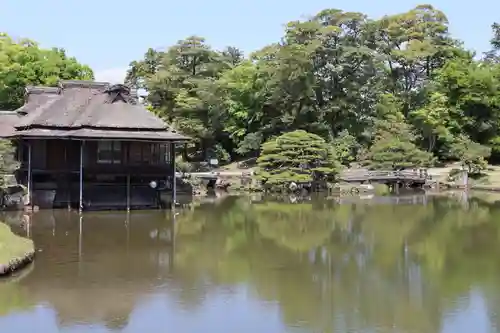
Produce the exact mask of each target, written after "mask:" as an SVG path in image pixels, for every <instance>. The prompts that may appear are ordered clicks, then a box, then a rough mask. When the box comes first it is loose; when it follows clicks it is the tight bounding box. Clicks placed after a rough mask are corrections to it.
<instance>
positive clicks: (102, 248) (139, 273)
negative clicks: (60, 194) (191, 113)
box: [0, 195, 500, 333]
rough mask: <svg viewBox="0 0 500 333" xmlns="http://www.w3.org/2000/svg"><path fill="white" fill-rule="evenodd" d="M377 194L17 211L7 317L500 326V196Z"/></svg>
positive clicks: (395, 330) (368, 329)
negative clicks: (29, 248)
mask: <svg viewBox="0 0 500 333" xmlns="http://www.w3.org/2000/svg"><path fill="white" fill-rule="evenodd" d="M376 199H377V198H374V199H369V200H351V201H347V202H344V203H338V202H336V200H333V199H332V200H326V199H322V200H320V199H310V200H309V199H307V200H299V199H297V198H274V199H262V198H253V199H252V198H250V197H232V196H229V197H225V198H221V199H219V200H215V201H214V202H205V203H198V204H193V205H192V207H191V208H188V209H182V210H178V211H177V213H176V215H175V216H173V214H172V213H171V212H169V211H160V210H157V211H138V212H132V213H130V214H127V213H122V212H99V213H98V212H89V213H85V214H83V215H82V216H79V215H78V214H76V213H70V212H67V211H40V212H36V213H34V214H33V215H31V216H24V215H23V213H17V214H6V215H4V216H3V217H1V219H2V220H3V221H5V222H7V223H9V224H10V225H12V227H13V230H15V231H16V232H17V233H20V234H23V235H25V236H28V237H30V238H32V239H33V240H34V242H35V244H36V247H37V249H38V253H37V258H36V261H35V264H34V265H32V266H30V267H29V268H28V269H27V270H25V271H22V272H20V273H19V274H18V275H17V276H13V277H12V278H10V279H9V280H0V331H1V332H16V333H18V332H44V333H50V332H99V333H100V332H134V333H135V332H141V333H142V332H218V333H225V332H228V333H229V332H231V333H235V332H238V333H247V332H248V333H256V332H259V333H260V332H269V333H285V332H287V333H288V332H307V333H309V332H311V333H312V332H314V333H316V332H335V333H340V332H342V333H344V332H362V333H385V332H391V333H403V332H414V333H433V332H440V333H462V332H463V333H471V332H474V333H483V332H484V333H490V332H500V256H499V253H500V197H495V196H494V195H488V196H477V197H475V196H474V197H469V198H464V197H460V196H459V195H457V196H449V195H443V196H427V197H417V196H415V197H410V198H408V197H401V198H379V199H380V200H376ZM396 199H397V200H396Z"/></svg>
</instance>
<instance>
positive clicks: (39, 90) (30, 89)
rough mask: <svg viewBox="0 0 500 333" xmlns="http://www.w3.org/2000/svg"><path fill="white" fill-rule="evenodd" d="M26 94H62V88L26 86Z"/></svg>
mask: <svg viewBox="0 0 500 333" xmlns="http://www.w3.org/2000/svg"><path fill="white" fill-rule="evenodd" d="M24 91H25V93H26V94H28V95H30V94H60V93H61V88H60V87H47V86H26V88H25V89H24Z"/></svg>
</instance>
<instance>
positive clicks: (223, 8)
mask: <svg viewBox="0 0 500 333" xmlns="http://www.w3.org/2000/svg"><path fill="white" fill-rule="evenodd" d="M421 3H425V1H422V2H420V1H411V0H378V1H375V0H348V1H333V0H330V1H326V0H305V1H304V0H303V1H298V0H251V1H250V0H240V1H228V0H211V1H210V0H190V1H169V0H163V1H162V0H142V1H128V2H127V1H125V0H122V1H116V0H100V1H97V0H86V1H75V0H0V5H1V7H0V22H2V26H1V27H0V31H5V32H7V33H9V34H10V35H12V36H14V37H28V38H31V39H34V40H36V41H38V42H40V43H41V44H42V46H46V47H49V46H58V47H63V48H65V49H66V50H67V51H68V53H69V54H70V55H73V56H76V57H77V58H78V60H79V61H80V62H83V63H86V64H88V65H90V66H91V67H92V68H93V69H94V71H95V72H96V76H97V79H105V80H119V79H120V78H121V77H122V76H123V75H124V72H125V70H126V68H127V66H128V64H129V62H130V61H131V60H135V59H139V58H140V57H141V56H142V55H143V54H144V52H145V51H146V49H147V48H148V47H154V48H159V47H167V46H169V45H171V44H174V43H175V42H176V41H177V40H179V39H182V38H184V37H187V36H189V35H193V34H195V35H199V36H203V37H205V38H206V39H207V41H208V43H209V44H210V45H212V46H213V47H215V48H222V47H224V46H227V45H231V46H237V47H239V48H240V49H242V50H244V51H245V52H246V53H248V52H251V51H254V50H257V49H259V48H261V47H262V46H264V45H266V44H269V43H271V42H274V41H277V40H279V38H280V37H281V36H282V32H283V25H284V24H285V23H286V22H288V21H291V20H296V19H300V18H303V17H305V16H307V15H312V14H315V13H317V12H318V11H320V10H322V9H326V8H339V9H343V10H347V11H360V12H363V13H365V14H367V15H369V16H370V17H372V18H377V17H381V16H382V15H384V14H395V13H399V12H403V11H406V10H409V9H411V8H413V7H414V6H415V5H417V4H421ZM428 3H430V4H432V5H433V6H435V7H436V8H438V9H440V10H442V11H444V12H445V14H446V15H447V16H448V19H449V20H450V28H451V32H452V33H453V34H454V35H455V36H456V37H458V38H459V39H461V40H463V41H464V42H465V44H466V46H467V47H468V48H470V49H474V50H476V51H478V52H483V51H485V50H487V49H488V47H489V45H488V41H489V38H490V36H491V30H490V26H491V24H492V23H493V22H494V21H500V1H499V0H476V1H472V2H471V1H467V2H466V1H459V0H454V1H453V0H434V1H428Z"/></svg>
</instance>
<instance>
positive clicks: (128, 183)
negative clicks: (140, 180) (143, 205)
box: [127, 173, 130, 212]
mask: <svg viewBox="0 0 500 333" xmlns="http://www.w3.org/2000/svg"><path fill="white" fill-rule="evenodd" d="M127 212H130V173H128V174H127Z"/></svg>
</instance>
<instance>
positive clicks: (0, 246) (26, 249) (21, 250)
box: [0, 223, 35, 275]
mask: <svg viewBox="0 0 500 333" xmlns="http://www.w3.org/2000/svg"><path fill="white" fill-rule="evenodd" d="M34 251H35V247H34V244H33V241H32V240H30V239H27V238H23V237H20V236H17V235H15V234H14V233H13V232H12V230H10V227H9V226H8V225H6V224H3V223H0V275H2V273H4V272H3V271H4V269H3V268H5V267H6V268H16V267H15V266H18V265H20V264H21V263H23V262H25V261H26V260H27V259H28V258H29V257H32V256H33V253H34ZM9 271H10V269H9Z"/></svg>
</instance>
